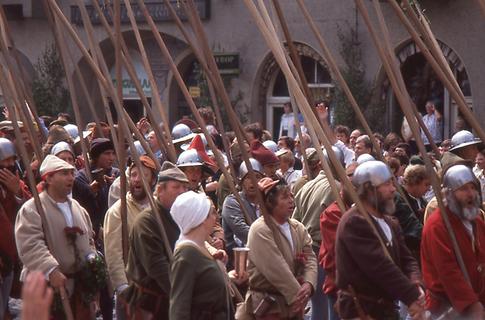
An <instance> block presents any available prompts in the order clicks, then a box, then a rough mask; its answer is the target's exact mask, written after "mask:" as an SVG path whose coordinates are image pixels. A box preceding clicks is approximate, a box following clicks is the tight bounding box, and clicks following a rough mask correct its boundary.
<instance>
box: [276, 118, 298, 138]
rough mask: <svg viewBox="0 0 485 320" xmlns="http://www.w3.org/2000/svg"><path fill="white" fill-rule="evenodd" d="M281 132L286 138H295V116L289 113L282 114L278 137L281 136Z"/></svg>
mask: <svg viewBox="0 0 485 320" xmlns="http://www.w3.org/2000/svg"><path fill="white" fill-rule="evenodd" d="M283 131H286V136H288V137H291V138H293V139H295V137H296V126H295V116H294V115H293V112H290V113H283V115H282V116H281V122H280V134H279V136H280V137H281V136H283V135H284V134H283Z"/></svg>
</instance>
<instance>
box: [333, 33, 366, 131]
mask: <svg viewBox="0 0 485 320" xmlns="http://www.w3.org/2000/svg"><path fill="white" fill-rule="evenodd" d="M338 37H339V40H340V48H339V52H340V55H341V56H342V58H343V60H344V62H345V66H344V68H343V69H342V70H341V72H342V76H343V78H344V80H345V81H346V82H347V84H348V86H349V88H350V91H351V92H352V95H353V96H354V98H355V100H356V101H357V103H358V105H359V106H360V108H361V109H362V110H363V112H365V110H366V108H367V106H368V104H369V103H370V98H371V93H372V87H371V84H370V83H369V82H368V81H367V80H366V79H365V66H364V64H363V61H362V49H361V43H360V41H359V37H358V32H357V30H356V29H355V28H352V27H350V26H349V27H348V30H347V31H345V32H344V31H343V30H342V29H341V28H340V27H339V28H338ZM335 88H336V90H335V96H334V103H335V112H334V117H335V123H336V124H343V125H346V126H348V127H350V128H357V127H361V125H360V123H359V121H358V119H357V117H356V116H355V113H354V111H353V109H352V106H351V105H350V102H349V101H348V99H347V96H346V95H345V93H344V91H343V90H342V88H340V86H339V85H338V84H337V83H336V84H335Z"/></svg>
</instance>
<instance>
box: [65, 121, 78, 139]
mask: <svg viewBox="0 0 485 320" xmlns="http://www.w3.org/2000/svg"><path fill="white" fill-rule="evenodd" d="M64 129H65V130H66V131H67V133H69V135H70V136H71V138H73V139H76V138H77V137H79V132H78V129H77V126H76V125H75V124H71V123H69V124H66V125H65V126H64Z"/></svg>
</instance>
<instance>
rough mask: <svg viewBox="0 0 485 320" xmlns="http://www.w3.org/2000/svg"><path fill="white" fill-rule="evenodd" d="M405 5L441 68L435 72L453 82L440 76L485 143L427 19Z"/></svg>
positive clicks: (481, 129) (467, 119) (481, 131)
mask: <svg viewBox="0 0 485 320" xmlns="http://www.w3.org/2000/svg"><path fill="white" fill-rule="evenodd" d="M403 3H404V6H405V8H406V9H407V10H406V12H407V14H408V17H410V18H411V19H412V20H413V21H414V22H415V25H416V26H417V27H418V28H419V29H420V30H421V31H422V32H421V35H422V38H423V39H424V40H425V41H426V43H427V47H428V48H429V49H430V51H431V52H432V54H433V56H434V57H435V59H436V61H437V62H438V64H439V65H440V66H441V72H437V70H440V69H433V70H434V71H435V72H437V74H441V73H444V75H445V77H447V78H448V80H449V81H450V82H451V85H450V84H449V83H448V82H447V81H444V80H443V79H444V77H443V78H442V76H440V75H439V77H440V80H441V81H443V84H444V85H445V86H446V88H447V89H448V91H449V93H450V95H451V97H452V98H453V100H455V102H456V104H457V106H458V109H459V110H460V112H461V113H462V114H463V117H464V118H465V120H466V121H467V122H468V123H469V124H470V125H471V126H472V128H473V130H475V132H476V134H477V135H478V136H479V137H480V139H481V140H482V141H485V131H484V130H483V126H482V125H480V123H479V122H478V120H477V119H476V117H475V116H474V114H473V112H472V111H471V110H470V108H469V107H468V105H467V103H466V101H465V98H464V96H463V93H462V91H461V89H460V87H459V85H458V82H457V81H456V78H455V76H454V75H453V72H452V71H451V68H450V65H449V64H448V62H447V61H446V59H445V57H444V55H443V52H442V51H441V49H440V47H439V45H438V42H437V40H436V38H435V36H434V35H433V33H432V32H431V29H430V27H429V25H428V23H427V21H426V19H425V18H424V16H423V15H422V14H421V13H420V12H419V14H420V17H419V18H418V17H417V15H416V12H415V11H414V10H413V9H412V8H411V6H410V5H409V3H407V2H406V1H404V2H403ZM453 88H455V89H453Z"/></svg>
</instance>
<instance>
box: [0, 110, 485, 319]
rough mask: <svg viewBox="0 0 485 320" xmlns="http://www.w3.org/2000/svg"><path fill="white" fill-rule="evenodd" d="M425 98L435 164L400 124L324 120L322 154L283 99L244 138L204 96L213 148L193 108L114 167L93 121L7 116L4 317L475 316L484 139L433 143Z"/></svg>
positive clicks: (481, 270) (3, 145)
mask: <svg viewBox="0 0 485 320" xmlns="http://www.w3.org/2000/svg"><path fill="white" fill-rule="evenodd" d="M316 108H317V113H318V114H319V116H320V119H319V120H320V121H322V123H327V122H328V119H327V118H328V112H327V110H326V109H325V106H324V105H323V106H322V105H321V104H317V105H316ZM427 111H428V115H429V116H428V117H426V118H425V119H424V120H425V123H426V125H429V126H430V128H432V131H433V132H432V137H433V138H435V139H437V140H440V141H435V142H436V143H437V144H438V146H439V153H435V152H433V151H431V152H429V153H428V155H429V156H430V157H431V160H432V166H433V168H431V167H427V166H425V159H424V158H423V157H424V156H425V155H424V154H420V153H419V152H418V151H417V149H416V144H415V142H413V141H415V140H413V139H411V138H412V136H408V137H407V138H406V137H405V138H406V140H405V139H403V137H402V136H401V133H399V134H398V133H393V132H391V133H389V134H388V135H387V136H385V137H383V136H382V135H381V134H379V133H374V134H373V137H372V139H371V137H369V136H368V135H366V134H364V133H363V131H362V130H360V129H359V128H352V129H350V128H348V127H346V126H343V125H335V126H334V127H333V128H331V129H330V130H327V131H326V134H327V138H328V139H329V141H330V142H331V143H332V150H327V149H325V148H323V147H322V146H321V145H317V144H315V138H314V139H311V138H310V135H309V134H308V130H307V128H305V125H304V121H303V119H302V117H301V116H294V115H293V111H292V110H291V105H287V106H286V107H285V115H284V116H283V119H282V124H281V130H280V131H279V134H280V136H278V137H271V134H270V133H269V132H268V131H267V130H264V128H263V127H262V126H261V125H260V124H259V123H253V124H248V125H246V126H245V127H244V135H245V137H246V140H244V141H240V140H238V139H237V138H236V137H235V135H234V133H233V132H220V130H222V129H220V130H218V129H216V121H215V117H214V113H213V112H212V110H211V108H209V107H203V108H200V109H199V113H200V115H201V116H202V118H203V119H204V122H205V126H206V129H207V131H208V132H209V133H210V137H211V139H212V140H213V141H214V144H215V146H216V148H217V150H212V149H211V148H209V146H208V142H207V138H206V136H205V135H204V134H202V133H201V132H202V130H201V128H200V127H198V126H197V125H196V124H195V123H194V122H193V121H191V120H189V119H182V120H180V121H178V122H177V124H176V125H175V126H173V128H172V131H171V132H170V133H167V132H164V131H163V127H162V126H159V127H157V124H150V123H149V122H148V121H147V120H146V119H145V118H143V119H142V120H140V121H139V122H138V123H137V128H138V130H139V133H140V135H137V136H140V137H143V138H144V139H145V141H143V143H142V141H135V146H136V152H131V151H133V150H132V149H130V148H129V147H128V144H126V145H125V147H126V148H127V154H128V158H129V159H128V161H127V165H126V167H118V166H119V164H121V163H125V161H124V160H125V159H120V158H119V153H117V152H116V150H117V148H118V147H123V146H122V145H121V144H118V145H117V143H118V142H117V141H114V139H112V133H116V132H118V131H117V128H116V127H115V128H111V127H110V126H109V125H108V124H106V123H89V124H88V125H87V126H86V128H85V131H83V132H78V130H77V128H78V127H77V126H76V125H74V124H73V123H72V122H71V119H70V118H69V115H67V114H60V115H59V117H58V118H57V119H51V118H49V117H42V118H41V119H39V121H36V122H35V123H36V126H35V130H36V132H35V134H38V137H39V139H38V140H36V141H33V140H32V136H33V134H34V133H33V132H29V128H28V127H27V126H24V124H22V123H20V122H19V123H17V125H18V126H19V128H20V131H21V133H22V135H21V136H16V135H15V134H14V127H15V125H14V123H12V121H11V120H9V119H7V120H5V121H2V122H0V136H1V137H0V234H1V237H0V271H1V272H0V319H9V317H11V315H10V314H9V309H8V302H9V298H10V297H17V298H18V297H20V296H22V299H23V303H24V305H23V308H22V318H23V319H37V320H43V319H48V318H49V319H64V318H65V317H66V314H68V313H72V315H73V318H74V319H94V318H95V317H96V316H102V318H103V319H113V318H114V317H116V319H177V320H178V319H234V318H235V319H258V320H263V319H264V320H271V319H303V318H305V317H306V315H307V314H311V319H329V320H330V319H332V320H333V319H461V318H463V319H484V318H485V313H484V307H483V304H484V303H485V247H484V246H485V222H484V220H483V219H484V213H483V211H482V210H481V208H482V200H483V199H484V196H485V172H484V169H485V149H483V148H484V146H483V145H482V143H481V141H480V140H479V139H477V138H475V136H474V135H473V133H471V132H470V131H466V130H461V131H458V132H456V133H455V134H454V135H453V136H452V138H451V139H450V140H444V141H441V137H438V136H437V135H436V134H435V131H436V130H437V129H433V128H436V127H437V126H436V121H438V120H440V118H441V116H440V115H439V114H436V113H435V110H434V109H433V108H432V106H428V105H427ZM433 119H434V120H433ZM433 121H435V122H433ZM433 123H434V124H433ZM297 126H298V127H300V128H297ZM42 132H45V134H46V136H47V139H46V142H45V143H43V144H42V146H41V152H42V159H39V158H38V156H37V155H36V152H34V151H35V147H36V145H35V144H37V143H39V141H42V138H40V137H41V136H42ZM299 132H300V133H299ZM160 134H162V135H165V138H166V140H168V141H169V142H170V143H171V144H172V145H173V147H174V149H175V150H176V153H177V157H176V161H173V162H171V161H169V160H168V159H169V153H168V147H169V146H167V145H164V144H163V143H162V142H161V141H159V139H158V138H159V137H160ZM129 138H130V139H131V137H129ZM127 141H128V139H127ZM373 141H377V143H378V144H379V146H375V145H374V143H373ZM426 141H427V144H429V141H428V140H426ZM145 142H146V143H145ZM19 143H21V144H23V146H24V147H25V149H26V151H27V154H23V155H21V154H20V150H18V148H16V147H15V145H17V146H19ZM82 144H85V146H86V149H87V151H88V152H87V158H85V157H83V152H82V149H83V146H82ZM144 146H145V147H144ZM147 146H148V148H149V150H147V149H145V148H146V147H147ZM225 146H226V147H225ZM319 149H322V152H323V157H322V156H321V155H322V152H320V150H319ZM330 153H332V154H334V155H335V157H336V159H337V161H338V162H339V165H341V166H342V167H343V168H344V169H345V175H346V177H345V176H341V175H339V174H337V164H336V163H335V162H333V161H330V155H329V154H330ZM246 154H248V155H249V158H247V157H246ZM217 155H220V156H221V157H222V159H223V162H224V166H225V167H226V169H227V170H228V172H229V174H230V176H226V175H223V174H222V168H220V167H219V166H218V165H217V161H216V159H215V157H216V156H217ZM26 159H27V160H28V161H29V162H28V163H26V161H25V160H26ZM121 160H123V161H121ZM135 160H136V161H135ZM325 162H326V163H325ZM326 164H328V168H330V171H329V170H324V168H325V167H327V166H326ZM27 169H29V170H27ZM30 169H32V172H33V173H34V175H35V177H34V178H35V181H36V183H37V185H36V186H31V185H29V183H28V181H29V179H28V178H29V177H28V176H27V175H28V172H29V171H30ZM433 171H435V172H433ZM121 173H124V174H125V175H126V188H125V186H124V185H123V184H124V179H122V178H121V177H120V174H121ZM435 173H436V174H437V177H439V179H440V183H441V185H440V188H441V190H433V188H431V182H432V179H433V177H434V174H435ZM342 179H348V180H350V181H351V184H348V183H344V181H343V180H342ZM232 182H234V183H235V187H236V189H237V190H236V192H232V191H231V190H233V188H232ZM147 186H148V188H147ZM349 186H350V187H349ZM125 189H126V193H125V194H123V190H125ZM436 191H439V192H440V194H439V195H436V194H435V192H436ZM37 195H38V196H37ZM441 199H442V200H443V203H441V201H440V200H441ZM356 202H357V203H356ZM240 248H248V249H249V251H248V257H247V264H246V265H244V266H243V267H242V268H241V266H240V265H239V261H238V259H240V258H241V257H240V256H237V257H236V255H238V252H239V251H238V249H240ZM236 264H238V265H236ZM22 286H23V289H21V287H22Z"/></svg>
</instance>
